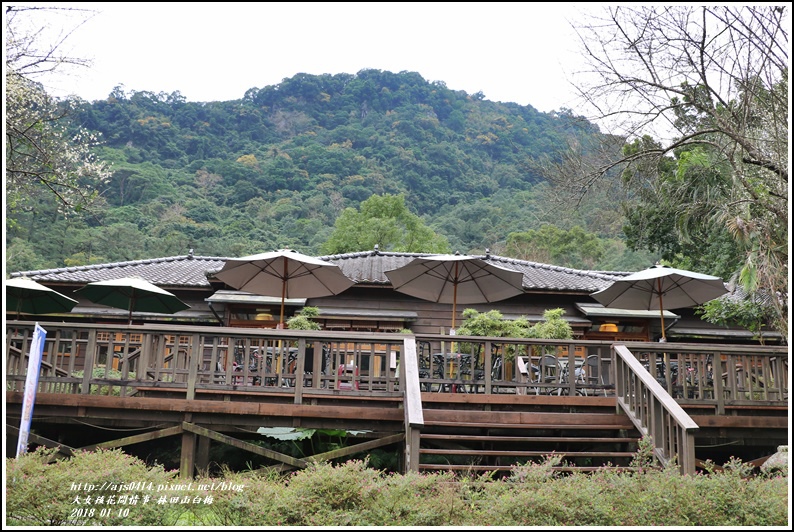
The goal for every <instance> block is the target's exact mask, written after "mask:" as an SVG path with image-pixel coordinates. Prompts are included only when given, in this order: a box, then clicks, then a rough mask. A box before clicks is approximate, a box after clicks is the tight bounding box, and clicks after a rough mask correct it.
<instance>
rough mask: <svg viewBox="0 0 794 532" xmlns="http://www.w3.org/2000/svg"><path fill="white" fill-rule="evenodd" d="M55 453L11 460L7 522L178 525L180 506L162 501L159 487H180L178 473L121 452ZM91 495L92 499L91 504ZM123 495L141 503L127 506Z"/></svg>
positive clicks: (42, 452)
mask: <svg viewBox="0 0 794 532" xmlns="http://www.w3.org/2000/svg"><path fill="white" fill-rule="evenodd" d="M55 454H56V449H45V448H44V447H39V448H38V449H36V451H33V452H29V453H26V454H24V455H22V456H20V457H19V458H7V459H6V471H5V473H6V499H5V500H6V523H7V524H9V525H13V526H65V525H72V526H83V525H88V526H94V525H102V526H108V525H138V526H146V525H172V524H175V523H176V517H175V514H174V512H173V511H172V510H173V508H174V506H173V505H170V504H169V505H163V504H157V502H156V498H157V497H158V492H157V488H158V487H160V486H169V485H173V484H175V480H174V479H175V477H176V474H177V472H176V471H165V470H164V469H163V468H162V466H152V467H149V466H147V465H146V464H145V463H144V462H143V461H142V460H139V459H138V458H135V457H133V456H130V455H127V454H125V453H124V452H123V451H122V450H121V449H112V450H103V449H99V450H97V451H93V452H87V451H83V452H78V453H76V454H75V456H73V457H71V458H66V459H59V460H55V461H51V459H53V458H54V456H55ZM88 497H91V499H90V500H87V498H88ZM111 497H113V502H112V503H110V500H111V499H110V498H111ZM122 497H124V500H126V501H130V500H131V499H132V498H133V497H134V498H136V504H134V505H133V504H131V503H129V502H128V503H126V504H122V503H121V502H120V501H121V498H122ZM146 497H148V499H146ZM99 501H102V502H99ZM125 511H128V512H126V513H125Z"/></svg>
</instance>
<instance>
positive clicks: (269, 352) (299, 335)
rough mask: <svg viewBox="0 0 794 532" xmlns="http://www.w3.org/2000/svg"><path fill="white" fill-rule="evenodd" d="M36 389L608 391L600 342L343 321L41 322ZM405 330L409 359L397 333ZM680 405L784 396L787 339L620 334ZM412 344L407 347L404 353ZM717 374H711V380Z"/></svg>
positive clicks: (780, 401)
mask: <svg viewBox="0 0 794 532" xmlns="http://www.w3.org/2000/svg"><path fill="white" fill-rule="evenodd" d="M7 325H8V327H7V331H6V332H7V334H6V375H7V384H6V389H8V390H16V391H21V390H22V387H23V386H24V382H25V374H26V371H27V358H26V355H27V352H28V350H29V347H30V341H31V334H32V331H33V327H34V325H35V323H34V322H9V323H8V324H7ZM42 326H43V327H44V328H45V330H47V338H46V342H45V349H44V356H43V360H42V369H41V373H40V390H41V391H47V392H56V393H82V394H89V393H93V394H98V393H102V394H120V395H129V394H132V393H135V392H136V390H138V389H140V388H141V387H160V388H174V389H184V390H185V391H186V394H187V397H188V398H193V397H195V393H196V390H197V389H199V390H228V389H249V390H262V391H268V392H272V393H283V394H290V395H294V397H293V400H294V401H295V403H297V404H300V402H301V401H302V395H303V393H304V392H314V391H319V390H325V391H333V392H334V393H343V394H358V395H367V394H374V395H377V394H381V395H382V394H391V395H402V394H403V392H404V391H406V388H405V383H406V381H405V378H407V376H403V375H402V374H401V372H398V367H400V368H401V369H405V368H406V367H409V368H411V370H414V369H415V370H416V375H411V376H410V378H411V379H413V378H416V379H417V382H418V391H419V392H440V393H481V394H487V395H490V394H519V395H527V394H532V395H543V394H553V395H600V396H614V395H615V379H614V369H613V355H612V353H611V351H610V349H611V343H610V342H602V341H592V340H591V341H585V340H540V339H515V338H497V337H464V336H446V335H416V336H412V335H402V334H397V333H369V332H343V331H303V330H276V329H248V328H237V327H195V326H185V325H147V326H137V325H102V324H69V323H42ZM406 338H411V339H414V340H415V344H414V346H415V351H414V350H412V354H411V359H412V361H414V360H415V362H416V364H411V365H406V364H402V365H400V364H399V362H400V361H401V360H402V359H403V358H404V357H405V355H406V354H407V353H408V351H407V350H406V344H405V339H406ZM626 345H627V346H628V347H629V350H630V351H631V352H632V354H633V355H634V356H635V358H637V360H638V361H639V362H640V363H641V364H642V365H643V367H645V368H646V369H647V370H648V371H649V373H650V374H651V376H652V377H654V378H655V379H656V380H657V381H658V382H659V383H660V385H661V386H662V387H663V388H664V389H665V390H666V392H667V393H668V394H669V395H670V396H672V397H673V398H674V399H675V400H676V401H677V402H679V403H680V404H698V405H701V406H702V405H710V406H713V407H714V408H715V412H716V413H718V414H722V413H724V412H725V409H726V407H729V406H746V405H786V406H787V405H788V358H789V357H788V351H787V348H786V347H761V346H734V345H706V344H677V343H668V344H660V343H647V342H643V343H641V342H632V343H627V344H626ZM414 352H415V354H413V353H414ZM715 376H719V378H715Z"/></svg>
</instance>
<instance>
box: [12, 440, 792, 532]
mask: <svg viewBox="0 0 794 532" xmlns="http://www.w3.org/2000/svg"><path fill="white" fill-rule="evenodd" d="M52 455H53V451H42V450H38V451H36V452H34V453H29V454H27V455H25V456H23V457H22V458H20V459H18V460H16V459H7V460H6V466H7V467H6V475H7V477H6V481H7V482H6V504H7V509H6V517H7V524H9V525H12V526H17V525H23V526H24V525H26V526H31V527H33V526H63V525H69V524H74V525H83V526H85V525H88V526H91V525H136V526H146V525H152V526H156V525H168V526H174V525H176V526H212V527H219V526H240V527H276V526H301V527H316V526H322V527H339V526H357V527H363V526H412V527H421V528H426V527H431V526H432V527H436V526H438V527H441V526H444V527H481V526H503V527H516V526H525V527H540V526H543V527H550V526H576V527H584V526H591V527H642V528H648V527H656V526H667V527H684V526H699V527H709V528H714V527H723V526H734V527H740V526H754V527H760V526H767V527H783V526H786V525H787V523H788V507H789V501H788V482H787V480H788V479H787V477H786V476H785V475H783V474H775V475H771V476H770V475H759V476H749V477H748V476H747V475H748V471H749V469H750V467H749V465H748V464H742V463H741V462H739V461H731V462H729V463H728V464H726V466H725V468H724V470H719V471H707V472H705V473H698V474H695V475H684V476H682V475H680V474H679V473H678V472H677V470H676V468H674V467H668V468H666V469H659V468H652V467H642V469H638V470H636V471H627V472H618V471H615V470H611V469H606V468H605V469H603V470H599V471H596V472H594V473H588V474H585V473H561V472H559V471H555V470H553V469H552V466H553V465H554V464H558V463H560V459H559V456H555V455H550V456H548V457H546V458H545V459H544V460H543V461H541V462H539V463H527V464H524V465H520V466H516V467H514V469H513V470H512V472H511V475H509V476H507V477H505V478H501V479H493V478H492V477H491V476H490V475H487V474H485V475H480V476H477V475H475V474H473V473H472V472H468V473H466V474H465V475H454V474H452V473H449V472H441V473H431V474H428V473H421V474H420V473H413V472H411V473H408V474H405V475H400V474H386V473H384V472H381V471H378V470H375V469H373V468H370V467H367V463H366V462H364V461H361V460H349V461H347V462H345V463H342V464H338V465H331V464H328V463H313V464H311V465H310V467H308V468H307V469H305V470H301V471H296V472H293V473H290V474H289V475H286V476H284V475H280V474H278V473H276V472H274V471H272V470H268V471H265V470H262V471H263V472H259V471H249V472H241V473H231V472H229V471H224V472H223V475H222V477H220V478H210V477H202V478H196V479H194V480H192V481H185V480H180V481H178V480H176V479H175V474H176V472H174V471H171V472H168V471H164V470H163V469H162V467H160V466H155V467H147V466H145V465H144V464H143V463H142V462H140V461H139V460H137V459H134V458H131V457H129V456H126V455H125V454H124V453H122V452H121V451H97V452H95V453H79V454H78V455H77V456H75V457H74V458H71V459H67V460H61V461H58V462H57V463H55V464H50V465H47V464H46V461H47V460H48V459H49V458H50V457H52ZM639 455H642V452H640V453H638V457H637V458H636V459H635V460H634V464H635V465H641V464H646V463H647V457H646V456H639ZM139 481H142V482H144V483H148V482H151V484H152V488H151V489H134V490H129V491H128V492H126V493H127V494H133V493H135V494H137V495H138V496H139V497H141V498H142V497H143V496H145V495H149V496H150V497H151V501H150V502H149V503H148V504H140V503H139V504H138V505H137V506H131V505H127V506H125V507H122V506H121V505H119V504H116V505H115V506H113V508H114V510H115V511H116V514H117V513H118V510H119V509H120V508H128V509H129V510H130V511H129V516H128V517H126V518H125V519H119V518H116V517H113V516H114V515H116V514H112V515H111V516H110V517H109V518H105V519H100V518H98V517H97V514H98V513H99V512H100V510H101V509H103V508H109V506H102V505H98V504H96V502H94V503H93V505H92V506H86V505H84V504H83V505H78V504H77V503H75V502H74V501H75V497H84V496H85V495H86V493H85V491H80V490H73V489H71V487H72V485H73V484H72V483H76V484H80V483H83V484H85V483H89V484H92V485H94V486H101V485H103V483H109V484H108V485H110V484H117V485H118V484H123V483H130V482H139ZM186 482H190V485H191V488H192V489H191V491H190V492H186V494H187V495H189V497H190V498H191V499H193V498H197V499H198V500H199V501H205V502H201V503H195V504H194V503H192V502H191V503H182V502H179V501H177V502H168V503H167V504H157V500H158V498H159V497H160V496H161V494H160V493H158V492H157V489H156V488H157V486H158V485H164V486H173V485H184V483H186ZM111 494H116V495H118V492H117V491H116V492H114V491H112V490H109V489H105V490H100V489H97V490H95V491H94V492H93V496H94V497H96V496H97V495H103V496H105V497H107V496H109V495H111ZM181 496H182V493H179V498H181ZM75 508H94V514H95V515H94V516H93V517H91V518H89V517H82V518H80V519H72V518H70V515H72V512H74V511H75ZM111 513H112V512H111Z"/></svg>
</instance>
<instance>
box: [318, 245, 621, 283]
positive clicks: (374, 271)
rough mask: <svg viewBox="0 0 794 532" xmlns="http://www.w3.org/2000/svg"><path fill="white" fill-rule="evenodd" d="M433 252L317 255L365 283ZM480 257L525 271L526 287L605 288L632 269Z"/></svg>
mask: <svg viewBox="0 0 794 532" xmlns="http://www.w3.org/2000/svg"><path fill="white" fill-rule="evenodd" d="M429 255H432V253H395V252H388V251H377V250H373V251H363V252H357V253H344V254H340V255H325V256H321V257H318V258H320V259H324V260H328V261H330V262H333V263H335V264H337V265H338V266H339V267H340V268H341V269H342V271H343V272H344V273H345V275H347V276H348V277H349V278H350V279H352V280H354V281H355V282H356V283H362V284H364V283H365V284H389V279H388V277H386V274H385V273H384V272H386V271H388V270H393V269H396V268H399V267H400V266H404V265H406V264H408V263H409V262H411V261H412V260H413V259H415V258H416V257H426V256H429ZM477 257H478V258H481V259H484V260H486V261H487V262H490V263H493V264H495V265H497V266H501V267H503V268H508V269H511V270H517V271H520V272H521V273H523V274H524V283H523V284H524V289H525V290H542V291H575V292H587V293H589V292H595V291H598V290H601V289H603V288H606V287H607V286H609V285H610V284H611V283H612V281H614V280H615V279H618V278H620V277H624V276H626V275H628V274H629V273H631V272H597V271H589V270H576V269H573V268H563V267H562V266H553V265H550V264H541V263H538V262H530V261H525V260H518V259H512V258H509V257H500V256H497V255H477Z"/></svg>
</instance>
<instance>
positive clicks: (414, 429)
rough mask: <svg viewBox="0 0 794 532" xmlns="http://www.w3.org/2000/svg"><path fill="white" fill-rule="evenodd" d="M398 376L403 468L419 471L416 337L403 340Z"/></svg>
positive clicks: (421, 423) (420, 421) (420, 424)
mask: <svg viewBox="0 0 794 532" xmlns="http://www.w3.org/2000/svg"><path fill="white" fill-rule="evenodd" d="M400 378H401V380H402V383H403V386H402V389H403V394H404V395H403V397H404V399H403V401H404V403H403V405H404V406H403V407H404V410H405V412H404V414H405V469H406V472H407V471H415V472H418V471H419V457H420V456H419V445H420V437H421V430H422V427H424V424H425V422H424V414H423V413H422V397H421V392H420V388H419V363H418V361H417V359H416V338H414V337H409V338H406V339H405V340H404V341H403V357H402V359H401V361H400Z"/></svg>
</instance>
